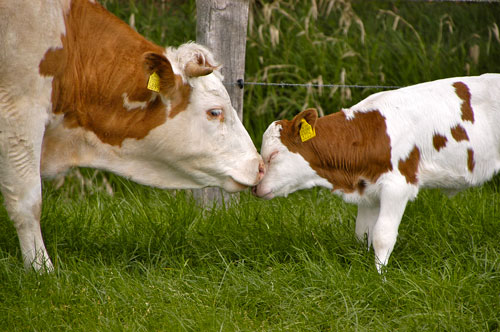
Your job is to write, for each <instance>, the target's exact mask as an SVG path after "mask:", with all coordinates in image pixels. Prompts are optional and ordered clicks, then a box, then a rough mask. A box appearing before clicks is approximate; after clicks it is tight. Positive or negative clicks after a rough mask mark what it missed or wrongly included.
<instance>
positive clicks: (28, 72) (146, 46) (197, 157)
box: [0, 0, 263, 270]
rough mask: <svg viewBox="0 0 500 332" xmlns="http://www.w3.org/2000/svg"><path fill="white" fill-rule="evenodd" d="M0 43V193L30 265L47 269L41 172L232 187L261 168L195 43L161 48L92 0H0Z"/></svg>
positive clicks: (209, 61)
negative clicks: (75, 170)
mask: <svg viewBox="0 0 500 332" xmlns="http://www.w3.org/2000/svg"><path fill="white" fill-rule="evenodd" d="M0 45H1V51H0V190H1V192H2V194H3V197H4V201H5V205H6V208H7V211H8V213H9V216H10V218H11V219H12V220H13V222H14V225H15V227H16V229H17V233H18V236H19V241H20V244H21V251H22V255H23V259H24V263H25V266H26V267H28V268H31V267H33V268H34V269H36V270H40V269H44V268H46V269H48V270H50V269H52V263H51V261H50V259H49V256H48V254H47V251H46V249H45V246H44V243H43V240H42V235H41V232H40V210H41V209H40V207H41V182H40V176H54V175H56V174H59V173H61V172H64V171H66V170H67V169H68V168H69V167H72V166H85V167H95V168H100V169H105V170H109V171H111V172H115V173H117V174H119V175H122V176H125V177H127V178H130V179H132V180H134V181H137V182H139V183H142V184H146V185H151V186H156V187H161V188H201V187H205V186H219V187H222V188H224V189H225V190H227V191H238V190H242V189H244V188H246V187H247V186H254V185H256V184H257V183H258V181H259V180H260V178H261V177H262V175H263V165H262V161H261V158H260V156H259V155H258V153H257V150H256V149H255V146H254V145H253V143H252V141H251V139H250V137H249V135H248V133H247V132H246V130H245V129H244V127H243V125H242V123H241V121H240V120H239V119H238V117H237V115H236V112H235V110H234V109H233V107H232V106H231V102H230V99H229V96H228V94H227V91H226V89H225V88H224V86H223V84H222V76H221V74H220V73H219V71H218V65H217V64H216V62H215V60H214V58H213V55H212V54H211V53H210V52H209V51H208V50H207V49H206V48H204V47H203V46H200V45H197V44H194V43H188V44H184V45H181V46H180V47H178V48H170V47H169V48H166V49H165V48H162V47H160V46H157V45H155V44H153V43H151V42H149V41H147V40H146V39H145V38H143V37H142V36H140V35H139V34H138V33H136V32H135V31H133V30H132V29H131V28H130V27H129V26H128V25H127V24H125V23H124V22H122V21H120V20H119V19H117V18H116V17H115V16H113V15H111V14H110V13H109V12H107V11H106V10H105V9H104V8H103V7H102V6H100V5H99V4H97V3H95V1H90V0H42V1H31V0H16V1H5V0H0Z"/></svg>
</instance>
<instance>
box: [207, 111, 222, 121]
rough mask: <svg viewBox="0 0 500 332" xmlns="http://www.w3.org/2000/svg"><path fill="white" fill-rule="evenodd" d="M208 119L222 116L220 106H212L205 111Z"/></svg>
mask: <svg viewBox="0 0 500 332" xmlns="http://www.w3.org/2000/svg"><path fill="white" fill-rule="evenodd" d="M207 115H208V118H209V119H217V118H221V117H222V110H221V109H220V108H212V109H210V110H208V111H207Z"/></svg>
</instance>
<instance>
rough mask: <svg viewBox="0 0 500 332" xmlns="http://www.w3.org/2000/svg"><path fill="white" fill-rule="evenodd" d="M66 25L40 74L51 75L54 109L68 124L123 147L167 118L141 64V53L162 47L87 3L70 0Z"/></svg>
mask: <svg viewBox="0 0 500 332" xmlns="http://www.w3.org/2000/svg"><path fill="white" fill-rule="evenodd" d="M65 26H66V31H65V34H63V35H62V36H61V41H62V48H56V49H52V48H51V49H49V50H48V51H47V52H46V54H45V57H44V59H43V60H42V61H41V63H40V73H41V74H42V75H44V76H52V77H53V81H52V97H51V99H52V100H51V101H52V111H53V113H55V114H63V115H64V125H65V126H67V127H68V128H77V127H82V128H84V129H86V130H88V131H92V132H93V133H94V134H95V135H97V137H99V139H100V140H101V141H102V142H104V143H107V144H111V145H116V146H120V145H121V144H122V142H123V140H125V139H126V138H136V139H141V138H143V137H145V136H146V135H147V134H148V133H149V132H150V131H151V130H152V129H153V128H155V127H157V126H159V125H161V124H162V123H164V122H165V120H166V113H165V109H164V105H163V103H162V102H161V100H160V98H157V96H156V95H155V93H153V92H152V91H150V90H148V89H147V80H148V75H147V74H146V73H145V71H144V68H143V54H144V53H145V52H156V53H160V54H162V53H164V51H165V50H164V49H163V48H161V47H159V46H157V45H155V44H153V43H151V42H149V41H147V40H146V39H145V38H144V37H142V36H141V35H139V34H138V33H136V32H135V31H133V30H132V29H131V28H130V27H129V26H128V25H126V24H125V23H124V22H122V21H120V20H119V19H118V18H116V17H115V16H113V15H112V14H110V13H109V12H107V11H106V10H105V9H104V8H103V7H102V6H101V5H99V4H93V3H90V2H89V1H81V0H74V1H72V4H71V9H70V11H69V12H68V13H67V14H66V15H65ZM145 111H147V114H148V116H147V117H145V116H144V113H145Z"/></svg>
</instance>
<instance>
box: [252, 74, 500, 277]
mask: <svg viewBox="0 0 500 332" xmlns="http://www.w3.org/2000/svg"><path fill="white" fill-rule="evenodd" d="M261 155H262V157H263V159H264V162H265V166H266V168H267V171H266V175H265V176H264V178H263V179H262V181H261V182H260V183H259V184H258V185H257V186H256V187H254V188H253V192H254V193H255V194H256V195H257V196H259V197H263V198H266V199H271V198H273V197H276V196H287V195H288V194H289V193H292V192H294V191H297V190H300V189H306V188H311V187H315V186H320V187H325V188H328V189H330V190H331V191H332V192H333V193H335V194H339V195H340V196H341V197H342V198H343V199H344V200H345V201H346V202H349V203H354V204H357V206H358V212H357V218H356V227H355V232H356V236H357V238H358V239H359V240H361V241H364V239H365V238H367V243H368V249H370V247H371V246H373V249H374V252H375V265H376V268H377V270H378V272H379V273H382V272H383V270H384V267H385V266H386V265H387V263H388V260H389V256H390V254H391V252H392V249H393V248H394V244H395V243H396V238H397V234H398V227H399V224H400V222H401V218H402V216H403V213H404V210H405V207H406V204H407V202H408V201H411V200H413V199H415V198H416V196H417V194H418V192H419V190H420V188H442V189H443V190H445V192H448V193H450V194H453V193H456V192H457V191H459V190H461V189H464V188H467V187H470V186H476V185H479V184H482V183H483V182H485V181H487V180H489V179H491V178H492V177H493V176H494V175H495V174H496V173H497V172H498V171H499V169H500V74H484V75H481V76H476V77H456V78H447V79H442V80H437V81H433V82H427V83H422V84H417V85H414V86H409V87H404V88H401V89H397V90H390V91H383V92H379V93H376V94H373V95H371V96H369V97H368V98H366V99H364V100H362V101H361V102H359V103H358V104H356V105H354V106H352V107H351V108H347V109H342V110H340V111H339V112H336V113H333V114H330V115H327V116H323V117H320V118H318V114H317V112H316V110H315V109H307V110H305V111H303V112H301V113H299V114H298V115H296V116H295V117H294V118H293V119H292V120H279V121H275V122H273V123H272V124H271V125H270V126H269V127H268V128H267V130H266V131H265V133H264V135H263V140H262V148H261Z"/></svg>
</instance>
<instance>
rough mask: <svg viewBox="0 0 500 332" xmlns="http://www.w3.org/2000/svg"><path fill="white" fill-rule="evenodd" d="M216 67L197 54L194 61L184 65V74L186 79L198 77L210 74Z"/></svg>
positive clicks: (200, 54)
mask: <svg viewBox="0 0 500 332" xmlns="http://www.w3.org/2000/svg"><path fill="white" fill-rule="evenodd" d="M215 69H217V66H214V65H212V64H210V63H209V62H208V61H207V59H206V57H205V56H204V55H203V54H202V53H199V54H197V55H196V59H195V60H192V61H189V62H188V63H186V68H185V69H184V72H185V73H186V76H187V77H200V76H205V75H209V74H211V73H212V72H213V71H214V70H215Z"/></svg>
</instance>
